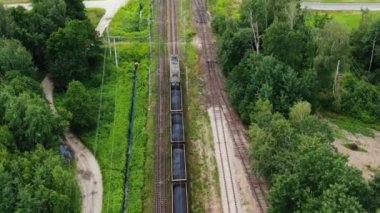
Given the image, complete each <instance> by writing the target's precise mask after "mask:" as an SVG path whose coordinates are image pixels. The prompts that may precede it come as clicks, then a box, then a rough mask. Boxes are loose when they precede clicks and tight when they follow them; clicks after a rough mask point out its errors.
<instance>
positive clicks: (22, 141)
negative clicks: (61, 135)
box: [4, 93, 59, 151]
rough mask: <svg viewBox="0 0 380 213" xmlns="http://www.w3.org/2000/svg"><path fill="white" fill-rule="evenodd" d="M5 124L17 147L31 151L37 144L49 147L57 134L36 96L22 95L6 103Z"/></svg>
mask: <svg viewBox="0 0 380 213" xmlns="http://www.w3.org/2000/svg"><path fill="white" fill-rule="evenodd" d="M4 118H5V122H6V124H7V126H8V127H9V129H10V130H11V131H12V133H13V135H14V138H15V141H16V145H17V147H18V148H19V149H20V150H22V151H24V150H32V149H33V148H34V147H35V146H36V144H37V143H40V144H43V145H44V146H51V145H52V144H53V143H54V142H56V141H57V137H56V133H57V132H59V131H58V129H57V126H56V123H55V119H54V116H53V114H52V113H51V111H50V109H49V108H48V106H47V104H46V102H45V101H44V100H43V99H42V98H40V97H38V96H36V95H30V94H27V93H22V94H21V95H19V96H16V97H11V98H10V99H9V101H8V102H7V103H6V109H5V116H4Z"/></svg>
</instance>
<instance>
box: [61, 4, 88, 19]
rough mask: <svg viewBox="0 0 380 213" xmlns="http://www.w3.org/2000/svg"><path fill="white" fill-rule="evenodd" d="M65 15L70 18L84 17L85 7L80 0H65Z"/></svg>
mask: <svg viewBox="0 0 380 213" xmlns="http://www.w3.org/2000/svg"><path fill="white" fill-rule="evenodd" d="M65 3H66V11H67V17H69V18H70V19H80V20H83V19H86V13H85V7H84V4H83V1H82V0H65Z"/></svg>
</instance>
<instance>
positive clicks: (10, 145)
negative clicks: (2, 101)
mask: <svg viewBox="0 0 380 213" xmlns="http://www.w3.org/2000/svg"><path fill="white" fill-rule="evenodd" d="M0 146H2V147H4V148H6V149H7V150H9V151H14V150H15V144H14V138H13V134H12V132H11V131H9V129H8V127H7V126H0Z"/></svg>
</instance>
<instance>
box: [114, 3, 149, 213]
mask: <svg viewBox="0 0 380 213" xmlns="http://www.w3.org/2000/svg"><path fill="white" fill-rule="evenodd" d="M140 2H141V4H142V7H143V12H142V14H141V20H140V19H139V18H140V16H139V9H140ZM149 17H150V1H148V0H143V1H139V0H132V1H130V2H129V4H128V5H127V6H126V7H124V8H122V9H121V10H120V11H119V12H118V14H117V15H116V16H115V18H114V20H113V21H112V23H111V28H110V34H111V35H115V36H121V39H122V40H123V41H122V42H125V44H126V46H125V48H120V49H119V51H120V53H119V55H120V59H122V61H126V63H130V64H133V63H134V62H139V64H140V65H139V70H138V72H137V79H138V80H137V88H136V89H137V94H136V108H135V114H134V128H133V146H132V147H131V152H132V154H131V159H130V162H129V168H130V175H129V180H128V185H129V191H128V211H129V212H143V208H144V206H143V201H144V199H146V196H147V195H150V196H153V192H152V190H149V189H147V188H146V186H145V183H146V179H149V180H150V181H152V179H151V177H152V176H153V173H152V170H153V158H154V155H149V158H148V159H147V155H146V153H147V150H149V152H151V151H152V150H153V151H154V148H153V145H154V143H149V145H150V146H147V144H148V143H147V141H148V138H151V136H149V134H148V132H147V114H148V110H147V106H148V67H149V63H150V61H149V44H148V43H147V41H148V35H149V28H148V18H149ZM146 164H149V165H152V167H151V169H149V170H146V169H145V168H146V166H147V165H146ZM149 165H148V166H149ZM149 192H150V193H149ZM146 193H147V194H146Z"/></svg>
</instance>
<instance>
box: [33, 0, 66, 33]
mask: <svg viewBox="0 0 380 213" xmlns="http://www.w3.org/2000/svg"><path fill="white" fill-rule="evenodd" d="M32 3H33V9H32V12H33V13H35V14H39V15H42V16H43V17H45V18H47V19H49V20H51V21H52V22H53V23H54V24H55V25H56V26H57V27H63V26H64V25H65V20H66V4H65V1H64V0H32Z"/></svg>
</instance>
